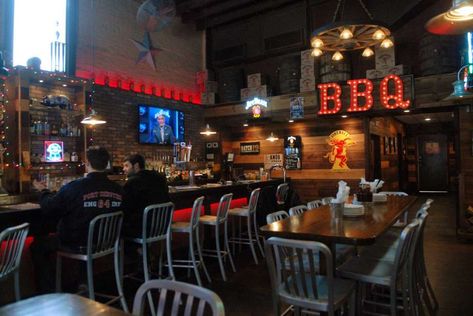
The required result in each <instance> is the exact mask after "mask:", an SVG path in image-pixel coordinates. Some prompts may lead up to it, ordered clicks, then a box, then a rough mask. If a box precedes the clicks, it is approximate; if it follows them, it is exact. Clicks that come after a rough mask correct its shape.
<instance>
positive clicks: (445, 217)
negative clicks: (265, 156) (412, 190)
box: [2, 195, 473, 316]
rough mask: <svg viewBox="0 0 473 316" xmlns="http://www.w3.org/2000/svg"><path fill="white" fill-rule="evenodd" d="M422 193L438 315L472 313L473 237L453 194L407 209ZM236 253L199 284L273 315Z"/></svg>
mask: <svg viewBox="0 0 473 316" xmlns="http://www.w3.org/2000/svg"><path fill="white" fill-rule="evenodd" d="M427 197H431V198H433V199H434V200H435V202H434V203H433V204H432V207H431V209H430V210H429V213H430V215H431V216H430V217H429V219H428V223H427V226H426V229H425V252H426V253H425V256H426V264H427V270H428V274H429V277H430V280H431V282H432V285H433V287H434V290H435V293H436V295H437V298H438V300H439V303H440V310H439V313H438V315H445V316H473V299H472V297H473V243H471V242H470V243H466V242H461V241H458V240H457V238H456V235H455V211H454V209H455V206H454V205H455V200H454V198H453V197H452V196H448V195H436V196H421V197H420V198H419V200H418V202H417V204H416V205H415V206H413V207H412V208H411V213H412V214H411V215H414V214H415V211H416V210H417V209H418V207H419V206H420V204H421V203H423V202H424V201H425V199H426V198H427ZM235 259H236V260H235V264H236V268H237V272H236V273H233V272H230V271H231V268H230V266H229V265H227V273H228V275H227V276H228V277H229V280H228V281H227V282H223V281H222V278H221V276H220V271H219V268H218V264H217V261H216V259H213V258H206V262H207V265H208V267H209V272H210V274H211V277H212V283H210V284H208V283H204V286H206V287H208V288H210V289H211V290H213V291H215V292H216V293H217V294H218V295H219V296H220V297H221V299H222V300H223V303H224V305H225V310H226V315H229V316H236V315H238V316H240V315H255V316H264V315H272V307H271V294H270V282H269V276H268V273H267V272H266V271H267V269H266V264H265V262H260V263H259V265H256V264H255V263H254V261H253V259H252V257H251V253H250V252H249V251H248V250H244V251H243V252H241V253H239V254H237V256H236V258H235ZM202 277H203V278H204V276H203V275H202ZM178 280H181V281H185V282H186V281H188V282H195V281H194V279H193V278H191V279H187V277H186V275H185V272H182V270H181V272H178ZM112 282H113V281H112V280H110V279H109V278H108V277H104V276H102V275H100V276H97V283H98V284H97V287H98V288H100V287H101V285H102V286H103V285H104V284H106V285H107V287H108V286H109V285H111V284H114V283H112ZM22 283H24V282H22ZM3 286H5V285H2V287H3ZM138 286H139V283H138V282H135V281H132V280H125V293H126V296H127V301H128V304H129V306H130V308H131V305H132V302H133V296H134V294H135V291H136V289H137V288H138ZM2 292H3V291H2ZM26 296H30V295H26Z"/></svg>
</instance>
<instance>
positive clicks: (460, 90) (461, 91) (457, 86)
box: [444, 64, 473, 101]
mask: <svg viewBox="0 0 473 316" xmlns="http://www.w3.org/2000/svg"><path fill="white" fill-rule="evenodd" d="M470 66H472V64H466V65H464V66H462V67H460V69H459V70H458V72H457V80H455V81H454V82H452V86H453V92H452V93H451V94H450V95H449V96H448V97H446V98H445V99H444V100H445V101H448V100H454V99H458V98H464V97H472V96H473V93H471V92H470V91H468V90H466V89H465V84H466V82H465V80H464V79H462V78H460V76H461V74H462V72H463V71H464V70H465V69H468V68H469V67H470ZM467 75H468V74H467Z"/></svg>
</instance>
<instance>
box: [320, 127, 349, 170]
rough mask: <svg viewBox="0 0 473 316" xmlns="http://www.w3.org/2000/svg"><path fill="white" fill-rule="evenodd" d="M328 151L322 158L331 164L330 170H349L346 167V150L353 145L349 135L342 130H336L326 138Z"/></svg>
mask: <svg viewBox="0 0 473 316" xmlns="http://www.w3.org/2000/svg"><path fill="white" fill-rule="evenodd" d="M327 143H328V144H329V145H330V147H331V149H330V151H329V152H328V153H327V154H326V155H325V156H324V158H328V161H329V162H330V163H331V164H332V170H344V169H350V168H349V167H348V164H347V162H348V157H347V148H348V147H350V146H352V145H354V144H355V142H354V141H353V140H352V139H351V135H350V133H348V132H347V131H344V130H337V131H334V132H333V133H332V134H330V135H329V136H328V138H327Z"/></svg>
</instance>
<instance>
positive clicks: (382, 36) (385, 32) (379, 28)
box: [310, 0, 394, 61]
mask: <svg viewBox="0 0 473 316" xmlns="http://www.w3.org/2000/svg"><path fill="white" fill-rule="evenodd" d="M358 3H359V4H360V6H361V7H362V9H363V11H364V12H365V13H366V15H367V16H368V18H369V19H367V20H362V21H342V19H343V11H344V8H345V0H338V3H337V7H336V9H335V13H334V15H333V18H332V22H331V23H329V24H327V25H325V26H322V27H320V28H318V29H316V30H314V31H313V32H312V37H311V40H310V43H311V46H312V47H313V50H312V56H314V57H319V56H321V55H322V54H324V52H325V51H329V52H334V53H333V55H332V60H335V61H339V60H342V59H343V54H342V53H341V52H343V51H349V50H360V49H363V53H362V56H363V57H371V56H373V55H374V51H373V49H372V47H374V46H375V45H378V44H379V45H380V47H382V48H390V47H392V46H393V45H394V43H393V40H392V38H391V36H390V35H391V32H390V31H389V29H388V28H387V27H386V26H385V25H383V24H382V23H380V22H378V21H375V20H373V15H372V14H371V13H370V12H369V11H368V8H367V7H366V5H365V4H364V2H363V1H362V0H358Z"/></svg>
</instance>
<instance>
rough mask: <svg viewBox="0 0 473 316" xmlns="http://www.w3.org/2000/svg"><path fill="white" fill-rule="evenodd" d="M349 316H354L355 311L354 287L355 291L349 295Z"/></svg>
mask: <svg viewBox="0 0 473 316" xmlns="http://www.w3.org/2000/svg"><path fill="white" fill-rule="evenodd" d="M349 308H350V310H349V316H355V310H356V287H355V290H353V293H351V295H350V306H349Z"/></svg>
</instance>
